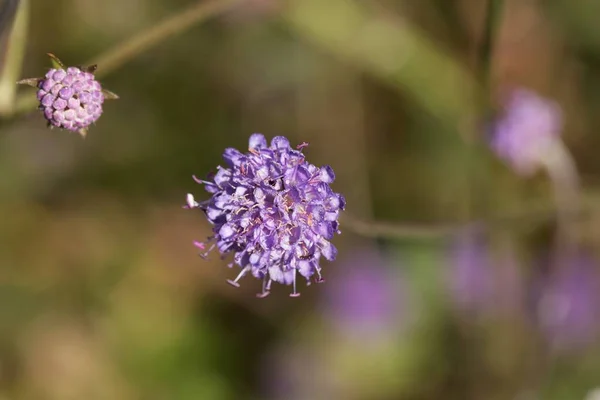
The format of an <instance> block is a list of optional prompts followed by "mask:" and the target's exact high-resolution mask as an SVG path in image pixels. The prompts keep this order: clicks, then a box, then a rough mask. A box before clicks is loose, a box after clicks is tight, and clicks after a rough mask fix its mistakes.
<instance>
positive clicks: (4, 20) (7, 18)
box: [0, 0, 19, 37]
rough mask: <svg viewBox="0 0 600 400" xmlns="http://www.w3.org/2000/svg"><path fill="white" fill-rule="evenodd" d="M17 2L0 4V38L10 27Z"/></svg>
mask: <svg viewBox="0 0 600 400" xmlns="http://www.w3.org/2000/svg"><path fill="white" fill-rule="evenodd" d="M18 5H19V0H4V1H3V2H1V3H0V37H1V36H2V35H3V34H4V31H5V30H6V28H7V27H9V26H10V25H11V22H12V20H13V17H14V16H15V12H16V11H17V6H18Z"/></svg>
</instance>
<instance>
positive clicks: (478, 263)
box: [447, 233, 494, 311]
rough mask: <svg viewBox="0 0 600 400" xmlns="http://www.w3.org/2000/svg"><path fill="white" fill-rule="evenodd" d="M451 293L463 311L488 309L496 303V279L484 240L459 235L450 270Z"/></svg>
mask: <svg viewBox="0 0 600 400" xmlns="http://www.w3.org/2000/svg"><path fill="white" fill-rule="evenodd" d="M447 276H448V283H449V286H450V294H451V296H452V298H453V300H454V302H455V303H456V304H457V305H458V306H459V307H460V308H463V309H466V310H471V311H477V310H479V309H481V308H488V307H489V306H490V303H491V302H492V300H493V292H494V279H493V271H492V268H491V262H490V259H489V256H488V253H487V248H486V245H485V243H484V242H483V239H482V238H481V237H479V236H478V235H476V234H474V233H466V234H463V235H461V236H459V237H458V238H457V240H456V242H455V243H453V244H452V246H451V249H450V268H449V269H448V271H447Z"/></svg>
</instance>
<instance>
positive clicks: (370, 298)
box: [325, 250, 408, 338]
mask: <svg viewBox="0 0 600 400" xmlns="http://www.w3.org/2000/svg"><path fill="white" fill-rule="evenodd" d="M336 274H337V275H338V276H337V277H335V279H333V280H332V282H331V284H330V285H328V287H327V290H326V292H325V296H326V297H325V312H326V315H327V316H328V319H329V320H330V321H331V322H333V324H334V325H335V326H336V327H337V328H338V329H339V330H340V331H342V332H344V334H348V335H358V336H361V337H362V335H364V337H368V338H373V336H377V335H378V334H381V333H384V332H397V330H398V328H399V327H400V326H401V325H402V324H405V323H406V320H407V318H406V317H407V311H408V310H407V306H408V302H407V300H408V299H407V289H408V288H407V285H406V282H405V281H404V280H403V279H402V275H401V274H400V273H398V268H397V267H395V266H394V265H392V263H390V262H389V261H388V260H386V259H385V258H384V257H382V256H381V255H380V254H378V253H377V252H375V251H370V250H361V251H357V252H355V253H354V254H353V255H351V256H350V258H348V259H346V260H345V261H344V262H342V263H341V264H339V265H338V268H337V270H336Z"/></svg>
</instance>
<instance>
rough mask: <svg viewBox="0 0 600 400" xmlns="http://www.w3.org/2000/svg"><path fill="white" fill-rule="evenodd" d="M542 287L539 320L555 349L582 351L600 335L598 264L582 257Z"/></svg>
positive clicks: (552, 276)
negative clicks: (581, 347) (576, 349)
mask: <svg viewBox="0 0 600 400" xmlns="http://www.w3.org/2000/svg"><path fill="white" fill-rule="evenodd" d="M541 283H542V284H541V290H540V294H541V295H540V298H539V303H538V313H539V314H538V318H539V323H540V325H541V329H542V331H543V332H544V334H545V335H546V336H547V338H548V340H549V341H550V343H551V344H552V346H553V347H555V348H559V349H567V348H575V347H579V346H582V345H585V344H587V343H589V342H590V341H592V340H593V339H594V338H595V337H596V335H597V334H598V333H600V275H599V271H598V265H597V264H596V263H595V262H593V261H592V260H591V259H590V258H588V257H585V256H581V255H580V256H579V257H578V258H576V259H575V260H573V261H572V262H571V263H569V264H565V265H563V266H561V268H559V269H558V270H557V271H556V273H555V274H554V275H551V276H549V277H547V278H546V279H545V280H542V282H541Z"/></svg>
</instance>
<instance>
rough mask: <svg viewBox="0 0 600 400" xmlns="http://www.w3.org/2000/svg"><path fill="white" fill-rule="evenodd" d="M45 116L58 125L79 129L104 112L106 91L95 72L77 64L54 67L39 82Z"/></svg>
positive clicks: (41, 104) (53, 124)
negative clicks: (77, 66)
mask: <svg viewBox="0 0 600 400" xmlns="http://www.w3.org/2000/svg"><path fill="white" fill-rule="evenodd" d="M37 98H38V100H39V101H40V109H41V110H42V111H43V112H44V118H46V120H47V121H48V122H49V123H50V124H51V125H52V126H55V127H57V128H62V129H67V130H69V131H73V132H78V131H79V130H81V129H84V128H87V127H88V126H90V125H91V124H92V123H94V122H96V120H98V118H100V115H102V104H103V103H104V93H103V92H102V86H100V83H99V82H98V81H97V80H96V78H95V77H94V75H93V74H92V73H91V72H84V71H82V70H81V69H79V68H76V67H69V68H67V69H66V70H64V69H55V68H53V69H51V70H50V71H48V73H47V74H46V76H45V77H44V78H42V80H41V81H40V82H39V84H38V91H37Z"/></svg>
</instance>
